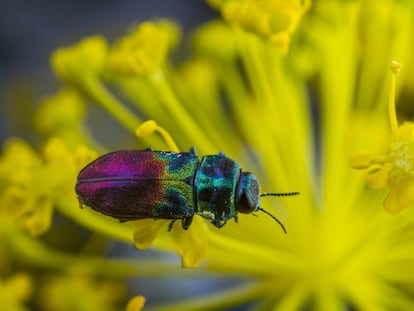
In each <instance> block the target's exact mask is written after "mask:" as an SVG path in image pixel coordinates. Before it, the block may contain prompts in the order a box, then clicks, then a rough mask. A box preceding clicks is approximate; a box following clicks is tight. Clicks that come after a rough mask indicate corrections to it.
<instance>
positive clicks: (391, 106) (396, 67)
mask: <svg viewBox="0 0 414 311" xmlns="http://www.w3.org/2000/svg"><path fill="white" fill-rule="evenodd" d="M401 69H402V64H400V63H398V62H396V61H392V62H391V72H392V75H391V84H390V93H389V97H388V114H389V117H390V126H391V132H395V131H396V130H397V129H398V120H397V113H396V111H395V85H396V80H397V74H398V73H399V72H400V71H401Z"/></svg>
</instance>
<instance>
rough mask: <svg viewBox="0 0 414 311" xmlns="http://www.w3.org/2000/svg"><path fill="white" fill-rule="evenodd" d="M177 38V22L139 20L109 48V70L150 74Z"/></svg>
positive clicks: (128, 73) (127, 73) (130, 73)
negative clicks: (137, 23) (129, 32)
mask: <svg viewBox="0 0 414 311" xmlns="http://www.w3.org/2000/svg"><path fill="white" fill-rule="evenodd" d="M178 38H179V32H178V29H177V26H176V25H174V24H173V23H172V22H167V21H159V22H158V23H149V22H147V23H142V24H141V25H140V26H139V27H138V28H137V29H134V30H133V31H131V34H129V35H128V36H126V37H124V38H122V39H121V40H120V41H119V42H118V43H117V44H116V45H115V46H114V48H113V49H112V50H111V52H110V54H109V56H108V61H107V63H108V67H109V70H110V71H112V72H116V73H118V74H121V75H130V76H135V75H143V74H151V73H153V72H155V71H157V70H159V69H160V67H161V66H162V65H163V64H164V63H165V60H166V57H167V55H168V52H169V51H170V50H171V48H172V47H174V46H175V45H176V43H177V41H178Z"/></svg>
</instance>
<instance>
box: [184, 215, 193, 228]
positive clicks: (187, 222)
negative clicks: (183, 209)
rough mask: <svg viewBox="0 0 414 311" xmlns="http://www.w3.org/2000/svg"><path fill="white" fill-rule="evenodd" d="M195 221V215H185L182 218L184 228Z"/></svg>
mask: <svg viewBox="0 0 414 311" xmlns="http://www.w3.org/2000/svg"><path fill="white" fill-rule="evenodd" d="M192 222H193V216H189V217H185V218H183V219H182V220H181V225H182V227H183V229H184V230H187V229H188V228H190V225H191V223H192Z"/></svg>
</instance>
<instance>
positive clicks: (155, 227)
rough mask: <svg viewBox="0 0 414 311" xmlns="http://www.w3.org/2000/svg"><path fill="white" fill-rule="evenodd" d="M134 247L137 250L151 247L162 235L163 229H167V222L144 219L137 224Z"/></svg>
mask: <svg viewBox="0 0 414 311" xmlns="http://www.w3.org/2000/svg"><path fill="white" fill-rule="evenodd" d="M135 224H136V227H135V230H134V246H135V247H136V248H137V249H146V248H148V247H149V246H151V244H152V242H153V241H154V240H155V238H156V237H157V236H158V235H159V234H160V231H161V229H163V228H165V229H166V228H167V227H166V221H164V220H154V219H143V220H137V221H136V222H135Z"/></svg>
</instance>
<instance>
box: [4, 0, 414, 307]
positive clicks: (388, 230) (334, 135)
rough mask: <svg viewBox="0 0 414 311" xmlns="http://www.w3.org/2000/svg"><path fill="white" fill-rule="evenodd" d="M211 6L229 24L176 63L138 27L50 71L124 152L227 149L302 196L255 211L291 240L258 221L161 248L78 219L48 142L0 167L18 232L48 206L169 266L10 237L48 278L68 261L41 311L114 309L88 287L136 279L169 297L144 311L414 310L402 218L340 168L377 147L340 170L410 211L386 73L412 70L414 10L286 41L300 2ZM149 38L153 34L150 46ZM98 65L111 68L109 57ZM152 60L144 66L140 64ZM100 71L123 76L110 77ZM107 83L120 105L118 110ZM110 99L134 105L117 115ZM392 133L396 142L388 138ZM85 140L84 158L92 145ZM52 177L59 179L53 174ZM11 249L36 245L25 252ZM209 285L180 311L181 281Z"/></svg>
mask: <svg viewBox="0 0 414 311" xmlns="http://www.w3.org/2000/svg"><path fill="white" fill-rule="evenodd" d="M210 2H211V3H214V5H215V7H216V8H218V9H220V11H221V13H222V15H223V17H224V20H225V21H226V22H227V24H228V25H225V24H223V22H215V23H209V24H207V25H205V26H203V27H202V29H201V30H200V31H196V32H195V34H194V36H195V37H194V38H192V39H191V42H192V47H193V49H194V51H193V54H192V55H191V57H190V58H189V59H188V60H186V61H184V62H183V63H182V64H179V65H175V64H173V63H170V62H169V59H168V50H169V48H170V47H171V45H169V43H171V42H172V41H169V39H166V40H164V39H165V37H163V35H162V33H163V32H162V31H161V33H160V32H158V31H159V30H160V29H158V28H157V24H156V23H155V24H144V25H143V26H142V27H144V30H145V31H143V30H142V28H141V27H138V30H137V32H133V34H132V35H128V36H126V37H125V38H123V39H121V40H120V41H119V42H118V43H116V44H115V45H114V46H113V47H109V48H107V47H106V44H101V43H102V42H105V41H104V40H103V39H98V40H97V39H96V38H95V39H93V38H92V39H86V40H84V41H81V42H80V43H79V44H78V45H75V46H74V47H68V48H65V49H62V50H58V52H56V54H54V55H55V56H53V57H52V58H55V60H54V61H53V62H52V63H53V64H54V67H55V70H56V71H57V72H58V73H59V74H60V75H61V76H62V77H64V80H65V81H66V82H67V83H68V84H70V85H71V87H74V88H76V94H82V96H85V97H87V98H88V99H90V100H92V101H93V102H95V103H97V104H99V105H101V106H102V107H103V108H104V109H105V110H106V111H107V112H108V114H109V115H110V116H111V117H113V118H114V119H115V120H117V121H118V122H119V123H120V124H121V125H123V126H124V127H125V128H126V129H127V130H128V131H129V133H130V135H131V137H132V136H133V135H137V136H138V137H139V143H141V144H143V145H147V146H149V147H153V148H154V149H155V150H171V151H187V150H188V149H189V148H190V146H193V145H195V146H196V147H197V150H198V153H199V154H200V156H203V155H209V154H216V153H218V152H219V151H224V152H225V153H226V155H227V156H228V157H230V158H232V159H234V160H235V161H237V163H239V164H240V165H241V167H242V169H243V171H251V172H253V173H254V174H255V175H256V176H257V177H258V179H259V180H260V184H261V192H291V191H299V192H300V195H299V196H296V197H293V198H271V197H262V198H261V202H260V206H261V208H263V209H265V210H266V211H268V212H269V213H271V214H272V215H275V216H276V217H277V218H278V219H280V220H281V221H282V222H283V224H284V225H285V226H286V228H287V234H283V233H282V232H281V230H280V228H279V227H278V224H277V223H276V222H275V221H274V219H272V218H271V217H269V216H268V215H266V214H265V213H262V212H261V211H260V210H258V213H257V215H245V214H242V213H239V215H238V222H237V223H236V222H235V221H232V220H231V221H229V222H228V223H227V224H226V225H225V226H224V227H223V228H221V229H218V228H216V227H215V226H214V225H212V224H210V223H209V222H208V221H206V220H205V219H204V218H203V217H201V216H200V215H195V217H194V221H193V223H192V225H191V226H190V228H189V229H188V230H182V228H181V227H180V226H179V225H178V224H175V225H174V226H173V227H172V230H171V232H168V231H167V228H168V225H169V221H168V220H153V219H145V220H137V221H134V222H126V223H118V222H117V221H116V220H112V219H110V218H109V217H105V216H103V215H100V214H99V213H96V212H94V211H92V210H91V209H89V208H84V209H83V210H80V209H79V208H77V206H76V200H75V197H74V192H73V186H74V183H75V179H76V171H74V168H75V167H76V165H73V161H74V160H73V158H72V156H71V154H72V153H73V152H74V151H73V150H72V149H71V150H72V152H68V150H67V147H65V146H66V145H65V144H64V143H62V141H61V140H57V141H56V140H51V141H49V143H48V144H47V145H46V146H49V147H46V148H45V149H44V151H43V152H42V153H41V154H42V155H41V156H39V155H38V154H37V153H34V154H33V151H32V150H31V148H29V147H28V146H27V145H24V147H22V146H20V147H19V148H18V149H19V150H20V149H23V151H19V152H17V153H16V154H17V155H18V156H16V157H15V158H14V157H13V156H11V155H12V154H14V153H7V152H5V153H4V154H5V155H8V156H7V157H6V156H3V158H2V161H3V162H2V163H0V177H1V179H0V180H1V183H0V186H1V188H0V190H1V194H2V197H1V199H2V200H3V201H2V203H3V202H12V203H8V205H1V208H2V209H3V206H9V207H11V208H12V210H13V208H14V209H15V210H16V213H17V215H19V216H21V215H25V212H26V211H27V210H30V211H31V212H33V213H36V210H32V209H29V208H26V205H25V204H20V201H19V200H23V202H25V201H26V200H27V201H30V202H32V201H33V200H35V199H36V198H38V195H37V194H38V193H41V194H45V196H46V198H49V200H52V199H53V202H54V203H55V205H56V210H57V211H59V212H60V213H61V214H63V215H65V216H67V217H70V218H71V219H73V220H74V221H76V223H77V224H79V225H81V226H82V227H85V228H88V229H89V230H92V231H93V232H94V233H103V234H105V235H106V236H108V237H110V238H112V239H115V240H119V241H123V242H129V243H132V242H133V243H134V245H135V246H136V247H137V248H147V247H149V246H150V245H151V247H152V248H153V249H155V250H158V251H161V252H160V253H156V254H157V255H159V256H163V255H165V254H167V258H166V259H159V257H155V256H154V257H152V256H153V255H154V252H148V253H145V254H146V255H147V256H149V257H150V258H149V259H147V258H146V257H145V256H143V258H138V259H136V266H133V265H131V263H130V262H127V263H125V262H124V259H122V258H121V259H118V258H116V259H114V258H105V260H104V261H103V262H100V261H99V260H97V258H96V257H93V256H88V255H87V253H86V252H87V251H91V249H92V251H93V250H95V253H96V249H95V246H96V245H99V244H100V243H98V242H99V241H100V240H99V237H93V238H92V239H91V241H89V245H87V246H89V248H88V247H85V251H83V252H79V253H76V254H75V255H72V256H70V255H68V254H62V253H61V252H57V251H54V250H53V249H51V248H47V247H44V245H43V244H42V243H40V242H39V240H37V239H36V240H35V239H28V237H27V236H26V235H24V234H23V233H22V232H20V228H19V227H17V228H16V227H13V228H12V229H13V230H12V229H10V230H8V232H7V233H8V235H7V234H6V235H5V236H6V238H8V243H9V249H11V250H12V251H13V252H16V253H18V254H21V255H24V257H28V258H35V259H36V260H38V261H41V262H47V263H48V264H51V265H52V266H53V267H58V266H61V264H62V263H65V264H66V265H67V263H72V262H73V261H74V258H73V257H76V258H77V262H78V263H79V264H80V265H82V268H83V269H84V270H82V271H86V272H85V274H84V275H83V274H82V275H80V276H79V275H76V276H73V278H72V279H70V278H69V279H67V278H63V280H57V281H55V280H54V281H51V282H50V284H52V285H51V286H50V287H47V286H46V287H45V288H46V289H45V291H44V293H46V295H44V296H47V297H49V298H50V299H49V301H48V303H50V304H48V306H49V308H54V309H56V308H60V309H63V310H64V309H65V308H66V309H68V306H71V304H70V303H72V302H73V298H72V297H80V296H82V298H83V297H84V296H88V297H91V298H90V299H89V300H88V301H80V302H79V301H78V302H77V303H79V304H80V305H81V306H82V307H84V308H86V309H91V308H94V307H93V306H97V305H98V306H99V308H101V309H104V308H105V307H106V303H109V304H111V303H112V302H113V300H111V299H110V298H111V297H113V296H111V295H110V294H108V297H105V296H102V294H101V293H99V292H97V291H95V290H99V289H103V292H104V293H108V292H110V291H111V289H112V287H104V288H102V287H100V286H98V284H99V283H98V284H97V283H96V279H95V278H94V277H92V276H96V275H98V276H101V274H102V275H103V276H108V275H111V276H116V277H119V278H125V277H128V276H130V277H132V276H134V277H137V280H138V282H142V283H140V286H141V287H142V288H143V289H147V290H148V291H150V289H148V287H146V285H147V278H154V279H157V280H159V281H160V282H161V281H162V282H168V283H167V284H168V286H167V290H166V291H165V292H164V291H162V287H161V286H156V293H155V294H154V295H155V296H156V297H160V298H165V296H167V294H168V292H171V290H172V289H173V288H174V290H176V291H174V299H173V300H163V302H162V303H161V302H160V300H161V299H151V298H148V297H147V295H145V293H144V295H145V296H146V299H147V301H146V302H145V304H146V307H147V306H148V307H152V308H153V309H155V310H194V309H206V310H208V309H225V308H229V307H234V306H236V305H242V304H250V303H256V304H255V305H254V307H255V308H257V309H259V310H302V309H312V310H345V309H352V310H390V309H393V310H394V309H395V310H411V309H413V308H414V301H413V299H411V296H412V295H411V294H412V291H413V288H414V278H413V275H414V256H413V254H414V250H413V248H412V245H413V242H414V240H413V237H414V209H406V210H405V211H404V213H398V214H397V215H389V213H386V212H385V211H384V209H382V208H381V206H382V204H383V197H384V192H383V191H378V190H373V189H370V188H369V187H366V184H365V181H364V179H363V178H361V176H360V174H359V172H357V171H355V170H353V169H352V168H351V167H349V165H348V159H349V156H350V154H352V153H353V152H354V151H355V150H360V149H361V147H362V146H365V145H366V144H367V143H368V142H369V141H371V142H372V140H374V143H373V144H372V148H367V150H369V151H364V152H359V153H357V154H356V156H354V157H353V159H352V161H351V164H353V166H354V167H357V168H364V169H367V175H366V176H367V179H368V181H369V183H371V185H372V186H375V187H377V188H383V187H385V186H387V187H389V188H390V189H391V191H390V192H389V194H388V196H387V199H386V201H385V202H386V203H385V205H386V209H388V210H390V211H398V210H401V208H403V207H405V206H408V205H410V204H411V203H412V195H411V193H413V191H411V188H413V187H414V186H413V183H412V172H413V171H412V169H413V167H414V166H413V165H414V164H413V163H414V158H413V156H412V154H413V153H412V150H413V146H412V140H413V130H414V128H413V126H412V124H411V123H408V122H406V123H402V125H399V124H398V122H396V120H397V119H396V117H395V116H392V115H391V117H390V118H389V120H387V114H386V104H384V103H387V94H388V90H387V88H386V86H387V85H389V82H388V81H387V78H386V77H387V73H386V69H385V68H386V67H387V66H388V64H389V62H390V58H391V57H392V58H393V59H394V58H395V59H398V60H400V61H401V62H402V63H407V62H406V61H407V59H408V58H410V57H411V55H412V53H411V52H412V51H411V50H410V48H411V41H412V40H411V33H412V29H413V28H414V21H413V17H412V12H413V11H414V7H413V4H412V3H411V2H408V1H392V0H388V1H385V2H381V3H375V4H374V3H372V2H371V1H368V0H366V1H331V0H320V1H317V2H315V5H314V7H313V8H312V10H310V11H309V13H308V15H306V16H305V17H304V20H303V22H301V23H300V25H298V19H299V18H300V17H301V16H302V14H303V13H304V12H305V9H306V8H307V6H308V4H307V3H303V2H299V1H297V2H296V1H253V0H250V1H249V0H244V1H242V0H241V1H236V0H227V1H220V0H216V1H210ZM297 25H298V28H297V32H296V33H295V36H294V37H292V44H291V45H290V52H289V54H288V55H286V56H282V55H280V54H279V53H277V52H276V51H275V49H274V46H272V45H271V44H269V42H268V40H270V41H273V42H274V41H278V40H279V39H280V37H278V36H282V37H283V36H284V35H285V34H287V36H285V37H284V40H282V41H283V44H282V46H284V47H286V46H288V41H289V40H290V36H291V33H292V32H293V30H294V29H295V28H296V26H297ZM147 27H149V28H147ZM154 27H155V28H154ZM163 30H165V29H163ZM141 31H142V32H143V34H142V33H141ZM147 31H148V33H152V34H158V35H160V36H156V40H154V42H151V41H147V39H148V36H147V35H146V34H148V33H147ZM164 34H165V33H164ZM141 35H142V36H143V39H142V38H141ZM167 37H168V36H167ZM287 37H288V38H289V40H288V39H286V38H287ZM168 38H170V37H168ZM223 38H224V39H223ZM141 39H142V40H143V41H141ZM144 39H145V40H144ZM225 39H226V40H225ZM263 39H266V40H263ZM89 40H91V41H89ZM95 40H97V41H95ZM136 40H137V41H136ZM222 40H225V41H226V42H223V43H222V44H221V43H220V41H222ZM88 41H89V43H88ZM99 42H101V43H99ZM278 42H279V41H278ZM408 42H409V43H410V44H408ZM85 44H86V46H85ZM89 44H91V45H89ZM135 44H136V45H135ZM88 46H89V47H88ZM159 47H161V50H157V48H159ZM135 48H136V49H135ZM154 49H155V50H154ZM107 50H108V51H110V52H109V54H111V53H114V54H111V55H112V56H108V55H109V54H107V52H106V51H107ZM59 51H60V52H59ZM118 52H119V53H121V54H120V55H127V56H128V57H126V58H125V62H123V60H124V59H122V58H117V57H115V56H113V55H116V53H118ZM123 53H126V54H123ZM152 53H153V55H154V56H155V57H154V59H151V58H150V57H149V55H152ZM94 54H96V57H97V59H96V61H93V62H92V63H91V66H90V67H89V66H87V67H88V68H81V66H79V64H80V63H81V62H80V60H92V59H93V58H94ZM110 57H115V59H116V62H115V61H114V60H112V61H114V62H115V63H116V64H117V66H118V65H119V67H117V66H115V67H111V66H112V65H110V63H111V62H112V61H110V60H109V58H110ZM118 62H119V63H118ZM83 70H86V71H83ZM403 79H404V77H403V76H402V80H403ZM107 84H110V85H111V90H112V89H113V88H116V89H117V90H118V93H117V95H115V94H113V93H112V92H111V91H110V89H109V88H107V87H106V85H107ZM401 85H406V87H408V85H409V84H404V81H403V82H402V84H401ZM396 92H397V91H396ZM119 94H121V96H122V99H123V100H125V101H128V102H130V103H131V104H132V105H131V107H129V108H126V106H125V105H124V104H123V103H122V101H121V100H120V99H118V98H117V96H119ZM391 94H393V92H391ZM121 96H120V97H121ZM400 100H401V101H407V102H408V103H412V100H413V99H412V98H411V97H409V98H408V99H404V98H403V97H401V99H400ZM390 107H392V109H389V111H390V112H391V113H393V111H394V109H395V108H394V106H393V105H390ZM135 108H137V111H139V113H135V112H134V111H135ZM51 109H52V108H51ZM56 109H58V108H56ZM66 109H67V108H66ZM52 110H53V109H52ZM40 115H43V114H40ZM56 115H60V114H59V113H57V114H56ZM60 116H61V115H60ZM57 119H59V118H57ZM143 120H150V121H148V122H145V123H143V122H142V121H143ZM151 120H153V121H151ZM389 124H391V131H390V132H391V133H390V134H388V135H384V134H383V133H384V132H386V131H387V130H388V127H389ZM72 125H73V124H72ZM51 127H53V126H51ZM111 130H112V129H111ZM99 134H100V135H104V133H99ZM154 134H157V135H154ZM376 137H379V138H376ZM84 138H85V140H87V141H89V142H90V144H91V145H94V142H93V141H92V139H90V140H88V137H87V135H85V137H84ZM373 138H374V139H373ZM375 139H376V140H375ZM120 148H124V146H120ZM6 149H7V148H6ZM28 150H29V151H28ZM74 154H76V152H74ZM84 154H85V153H84ZM86 154H87V153H86ZM75 158H76V157H75ZM86 158H87V157H86V156H85V157H83V160H86ZM3 163H6V164H3ZM77 163H78V162H77ZM85 163H86V161H85V162H84V163H83V164H85ZM45 167H50V171H48V170H45ZM62 167H65V168H68V171H69V172H68V173H67V172H64V173H63V174H60V173H61V171H63V170H62V169H61V168H62ZM58 168H60V169H61V171H59V170H58ZM38 171H40V172H41V173H39V174H35V173H37V172H38ZM66 174H68V175H66ZM45 176H48V177H49V178H50V179H49V178H46V177H45ZM33 180H36V181H38V182H39V184H34V182H33ZM69 180H71V182H72V184H71V185H70V182H69ZM69 185H70V186H69ZM7 189H8V190H7ZM34 189H40V190H42V191H40V190H39V191H38V192H36V191H34ZM26 190H27V191H26ZM413 190H414V189H413ZM8 191H9V192H10V193H9V194H8ZM26 193H27V194H26ZM6 194H7V195H8V197H7V196H6ZM45 196H43V197H45ZM43 197H42V198H43ZM5 198H8V200H9V201H7V200H5ZM16 198H17V199H16ZM137 199H139V198H137ZM49 202H50V201H49ZM387 202H388V203H387ZM387 204H388V205H387ZM22 206H23V208H22ZM6 210H9V209H6ZM11 216H13V215H11ZM254 216H257V217H254ZM12 219H13V220H14V219H16V218H13V217H12ZM17 219H19V218H17ZM8 226H9V224H6V225H5V226H4V228H6V227H8ZM0 232H1V231H0ZM94 238H95V239H97V240H98V242H96V240H95V242H96V244H94V243H93V242H94ZM13 241H19V242H21V243H11V242H13ZM22 242H25V243H28V244H29V246H30V247H28V248H26V247H22V245H25V244H24V243H22ZM39 243H40V245H41V246H39ZM42 246H43V247H42ZM27 249H30V250H36V251H31V252H30V251H28V250H27ZM99 250H101V248H99V247H98V251H99ZM169 252H174V253H178V255H179V256H180V257H181V263H182V266H183V267H192V268H196V269H187V270H185V271H184V270H181V269H179V268H178V264H177V262H176V258H177V257H178V256H168V254H169ZM39 253H40V254H41V255H42V256H40V255H38V254H39ZM139 254H141V253H139ZM36 256H39V257H36ZM45 257H46V258H51V259H50V261H48V260H45ZM91 257H92V258H91ZM134 260H135V258H134ZM98 263H99V264H98ZM83 276H85V278H83ZM213 277H214V278H215V281H217V282H221V281H223V280H225V282H229V279H232V278H235V279H236V280H235V282H233V283H231V286H230V285H229V286H226V287H219V288H217V289H216V290H215V291H211V292H209V293H208V294H204V293H205V291H204V290H200V291H199V290H198V288H196V287H195V286H194V288H195V289H196V290H195V291H196V292H197V294H196V295H193V294H192V292H193V291H190V290H188V288H187V289H186V290H184V291H183V295H182V297H183V298H180V297H176V296H175V294H176V293H177V292H178V291H179V286H176V282H177V278H181V279H183V280H188V281H191V282H193V281H194V279H196V278H197V279H202V280H203V281H204V280H206V279H207V278H210V279H211V278H213ZM161 279H162V280H161ZM192 284H193V283H191V286H192ZM226 284H228V283H226ZM108 288H109V289H108ZM115 292H116V290H115ZM139 293H140V294H141V290H140V292H139ZM200 293H201V294H200ZM135 294H136V293H135ZM53 297H57V298H56V299H54V298H53ZM108 299H109V300H108ZM42 301H47V298H43V300H42ZM74 303H76V302H74ZM143 303H144V300H143V298H142V297H138V298H132V299H131V300H130V303H129V304H128V306H127V308H128V310H134V309H139V308H141V307H142V305H143Z"/></svg>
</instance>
